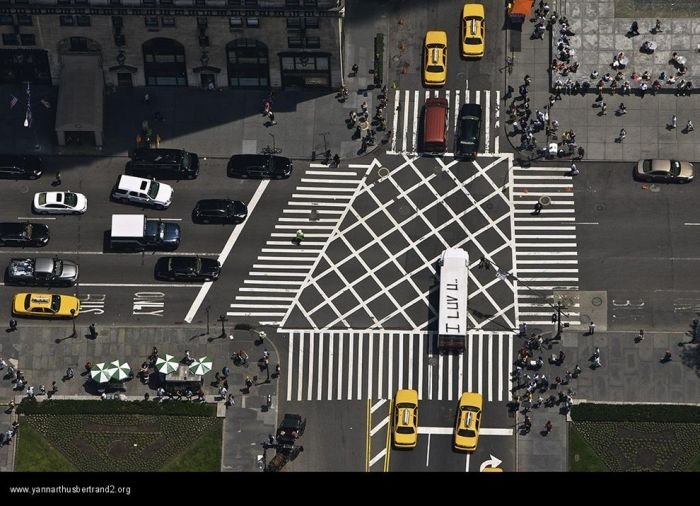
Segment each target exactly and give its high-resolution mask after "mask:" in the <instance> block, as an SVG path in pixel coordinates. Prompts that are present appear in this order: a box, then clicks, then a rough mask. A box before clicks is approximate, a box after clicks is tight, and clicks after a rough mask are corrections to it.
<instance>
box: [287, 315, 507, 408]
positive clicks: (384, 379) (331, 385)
mask: <svg viewBox="0 0 700 506" xmlns="http://www.w3.org/2000/svg"><path fill="white" fill-rule="evenodd" d="M279 332H280V333H286V334H287V335H288V336H289V356H288V364H289V365H288V366H287V367H288V371H287V375H286V380H287V389H286V390H287V400H288V401H306V400H318V401H320V400H363V399H391V398H393V396H394V394H395V392H396V390H398V389H401V388H411V389H415V390H417V391H418V396H419V398H420V399H435V400H457V399H459V397H460V395H461V394H462V392H463V391H476V392H480V393H482V394H483V395H484V400H486V401H489V402H493V401H507V400H509V392H508V389H509V386H510V374H511V372H512V362H513V358H512V356H513V339H514V334H513V333H512V332H481V331H474V332H471V333H470V334H469V335H468V336H467V347H466V351H465V352H464V353H462V354H460V355H438V354H437V351H436V350H435V348H434V341H435V336H434V334H433V333H430V332H420V331H415V332H411V331H388V330H387V331H367V330H328V331H313V330H292V329H280V330H279ZM465 376H466V378H465ZM472 388H474V389H475V390H471V389H472Z"/></svg>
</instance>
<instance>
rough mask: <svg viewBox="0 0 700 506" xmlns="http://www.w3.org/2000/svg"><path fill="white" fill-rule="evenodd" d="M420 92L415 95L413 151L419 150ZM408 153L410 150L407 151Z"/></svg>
mask: <svg viewBox="0 0 700 506" xmlns="http://www.w3.org/2000/svg"><path fill="white" fill-rule="evenodd" d="M418 93H419V92H418V90H416V91H415V92H414V94H413V138H412V142H411V146H412V148H411V149H412V150H413V151H417V150H418V144H417V136H418V97H419V95H418ZM406 151H408V149H407V150H406Z"/></svg>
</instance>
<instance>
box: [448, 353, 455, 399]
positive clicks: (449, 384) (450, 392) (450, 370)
mask: <svg viewBox="0 0 700 506" xmlns="http://www.w3.org/2000/svg"><path fill="white" fill-rule="evenodd" d="M453 359H454V355H453V354H452V353H450V354H449V355H448V357H447V400H448V401H451V400H453V399H454V397H453V396H452V394H453V392H452V383H453V382H452V378H453V375H452V364H453V362H454V360H453Z"/></svg>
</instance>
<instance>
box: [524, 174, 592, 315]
mask: <svg viewBox="0 0 700 506" xmlns="http://www.w3.org/2000/svg"><path fill="white" fill-rule="evenodd" d="M568 172H569V167H527V168H522V167H513V208H514V218H513V219H514V234H515V241H514V244H515V266H516V269H515V270H516V274H517V277H518V279H519V280H520V283H519V285H518V310H519V319H520V321H521V322H524V323H527V324H535V325H552V314H553V312H554V311H553V309H552V303H553V295H552V291H553V290H578V283H579V274H578V258H577V241H576V221H575V220H576V218H575V216H574V193H573V178H572V176H569V175H567V174H568ZM540 200H543V201H544V202H545V203H546V202H547V200H549V201H551V204H550V205H547V206H544V207H543V209H542V212H541V213H540V214H539V215H534V214H533V211H534V209H535V204H536V203H537V202H538V201H540ZM566 316H567V317H566V318H565V320H564V321H567V322H569V323H570V324H571V325H578V324H579V323H580V322H579V320H580V312H579V308H578V306H576V305H574V307H569V309H568V310H567V311H566Z"/></svg>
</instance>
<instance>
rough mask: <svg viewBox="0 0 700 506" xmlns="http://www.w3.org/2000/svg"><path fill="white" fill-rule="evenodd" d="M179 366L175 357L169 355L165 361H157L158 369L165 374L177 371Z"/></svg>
mask: <svg viewBox="0 0 700 506" xmlns="http://www.w3.org/2000/svg"><path fill="white" fill-rule="evenodd" d="M178 366H179V364H178V363H177V361H176V360H175V357H173V356H172V355H169V354H168V353H166V354H165V359H163V358H160V357H158V358H157V359H156V369H157V370H158V372H162V373H163V374H170V373H171V372H173V371H177V368H178Z"/></svg>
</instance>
